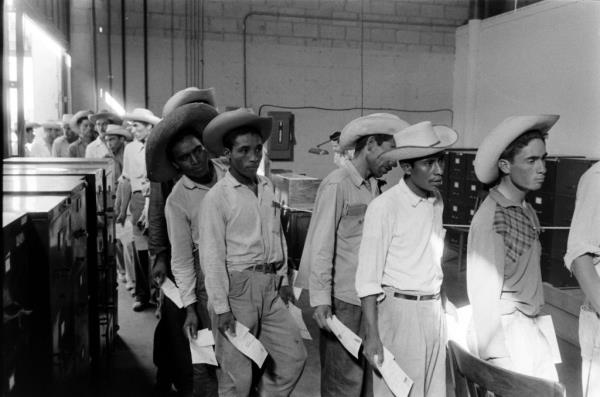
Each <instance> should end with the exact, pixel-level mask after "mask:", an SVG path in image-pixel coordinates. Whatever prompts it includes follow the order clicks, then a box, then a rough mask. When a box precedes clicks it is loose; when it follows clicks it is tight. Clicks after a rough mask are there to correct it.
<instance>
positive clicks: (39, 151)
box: [29, 121, 61, 157]
mask: <svg viewBox="0 0 600 397" xmlns="http://www.w3.org/2000/svg"><path fill="white" fill-rule="evenodd" d="M42 128H43V130H42V132H41V134H39V131H38V134H39V135H36V137H35V139H34V140H33V142H32V143H31V146H30V147H29V156H30V157H52V144H53V143H54V140H55V139H56V138H57V137H58V136H59V135H60V130H61V126H60V123H59V122H58V121H46V122H45V123H42Z"/></svg>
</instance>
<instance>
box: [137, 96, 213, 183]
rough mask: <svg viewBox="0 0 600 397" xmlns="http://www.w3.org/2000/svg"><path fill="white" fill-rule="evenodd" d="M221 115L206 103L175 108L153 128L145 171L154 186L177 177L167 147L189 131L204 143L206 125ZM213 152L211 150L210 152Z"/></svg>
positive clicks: (147, 142)
mask: <svg viewBox="0 0 600 397" xmlns="http://www.w3.org/2000/svg"><path fill="white" fill-rule="evenodd" d="M218 114H219V113H218V112H217V110H216V109H215V108H214V107H212V106H210V105H207V104H205V103H188V104H187V105H181V106H179V107H177V108H175V109H174V110H173V111H172V112H171V113H169V114H168V115H167V116H166V117H165V118H164V119H162V120H161V122H160V123H158V124H157V125H156V127H154V130H153V132H152V134H150V136H149V137H148V140H147V141H146V167H147V171H148V178H149V179H150V180H151V181H153V182H166V181H168V180H171V179H173V178H174V177H175V176H176V175H177V170H176V169H175V167H173V164H171V161H170V160H169V158H168V156H167V147H168V146H169V143H170V142H171V140H172V139H173V138H174V137H175V136H176V135H177V134H178V133H180V132H183V131H190V132H192V133H194V135H195V136H196V137H198V139H200V141H202V132H203V131H204V129H205V127H206V125H207V124H208V123H209V122H210V121H211V120H212V119H214V118H215V117H216V116H217V115H218ZM209 150H210V149H209Z"/></svg>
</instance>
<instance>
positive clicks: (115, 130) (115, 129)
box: [104, 124, 133, 141]
mask: <svg viewBox="0 0 600 397" xmlns="http://www.w3.org/2000/svg"><path fill="white" fill-rule="evenodd" d="M104 134H105V135H119V136H122V137H123V138H125V139H127V140H128V141H131V140H132V139H133V136H132V135H131V132H129V131H127V130H126V129H125V128H123V127H121V126H120V125H116V124H109V125H108V127H106V132H105V133H104Z"/></svg>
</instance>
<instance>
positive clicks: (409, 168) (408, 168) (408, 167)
mask: <svg viewBox="0 0 600 397" xmlns="http://www.w3.org/2000/svg"><path fill="white" fill-rule="evenodd" d="M400 168H402V171H403V172H404V173H405V174H406V175H410V174H411V173H412V166H411V165H410V163H406V162H404V161H401V162H400Z"/></svg>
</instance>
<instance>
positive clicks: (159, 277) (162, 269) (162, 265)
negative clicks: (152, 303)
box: [152, 254, 168, 288]
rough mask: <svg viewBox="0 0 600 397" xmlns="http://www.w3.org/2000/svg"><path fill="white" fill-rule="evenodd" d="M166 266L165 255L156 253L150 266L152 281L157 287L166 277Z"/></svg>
mask: <svg viewBox="0 0 600 397" xmlns="http://www.w3.org/2000/svg"><path fill="white" fill-rule="evenodd" d="M167 268H168V264H167V260H166V258H165V256H164V255H161V254H158V256H157V257H156V260H155V261H154V266H152V280H154V283H155V284H156V286H157V287H159V288H160V286H161V285H162V283H164V281H165V278H166V277H167Z"/></svg>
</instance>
